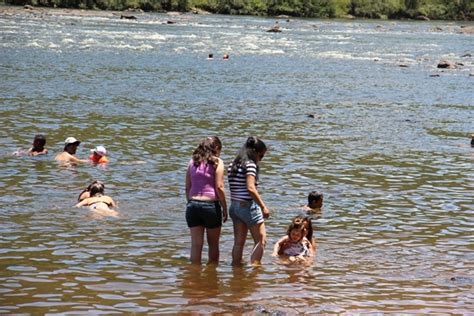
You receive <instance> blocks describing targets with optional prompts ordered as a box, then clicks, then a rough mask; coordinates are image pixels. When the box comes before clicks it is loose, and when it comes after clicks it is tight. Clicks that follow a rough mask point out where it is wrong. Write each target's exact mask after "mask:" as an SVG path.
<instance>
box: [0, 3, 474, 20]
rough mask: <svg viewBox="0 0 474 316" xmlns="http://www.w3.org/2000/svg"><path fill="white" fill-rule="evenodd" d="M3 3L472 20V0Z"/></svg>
mask: <svg viewBox="0 0 474 316" xmlns="http://www.w3.org/2000/svg"><path fill="white" fill-rule="evenodd" d="M5 3H6V4H12V5H26V4H29V5H34V6H45V7H60V8H80V9H92V10H119V11H121V10H126V9H141V10H143V11H148V12H150V11H158V12H163V11H181V12H187V11H190V10H193V9H200V10H205V11H208V12H211V13H219V14H234V15H260V16H278V15H287V16H291V17H317V18H338V17H349V16H354V17H361V18H375V19H404V18H407V19H416V18H424V19H426V18H429V19H443V20H473V18H474V12H473V11H474V1H473V0H5Z"/></svg>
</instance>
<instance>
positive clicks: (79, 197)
mask: <svg viewBox="0 0 474 316" xmlns="http://www.w3.org/2000/svg"><path fill="white" fill-rule="evenodd" d="M97 183H101V184H102V186H103V187H104V189H105V186H104V184H103V183H102V182H100V181H97V180H94V181H92V182H91V184H89V185H88V186H87V188H85V189H84V190H82V192H81V193H79V196H78V197H77V200H78V201H79V202H80V201H81V196H82V194H84V192H91V188H92V186H93V185H94V184H97Z"/></svg>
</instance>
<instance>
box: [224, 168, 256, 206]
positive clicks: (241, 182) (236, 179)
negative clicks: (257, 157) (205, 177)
mask: <svg viewBox="0 0 474 316" xmlns="http://www.w3.org/2000/svg"><path fill="white" fill-rule="evenodd" d="M231 170H232V163H231V164H230V165H229V168H227V179H228V181H229V188H230V198H231V199H232V200H237V201H248V200H252V197H251V196H250V194H249V191H248V190H247V176H248V175H252V176H254V177H255V186H257V182H258V181H257V180H258V175H257V165H256V164H255V162H253V161H252V160H249V161H247V163H246V164H245V166H244V167H242V166H239V168H238V170H237V173H236V174H232V173H231Z"/></svg>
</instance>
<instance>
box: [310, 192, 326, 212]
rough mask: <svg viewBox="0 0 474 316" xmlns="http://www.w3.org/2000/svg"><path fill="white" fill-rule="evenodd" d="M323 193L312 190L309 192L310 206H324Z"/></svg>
mask: <svg viewBox="0 0 474 316" xmlns="http://www.w3.org/2000/svg"><path fill="white" fill-rule="evenodd" d="M323 198H324V196H323V193H321V192H318V191H312V192H310V193H309V194H308V207H310V208H321V207H322V206H323Z"/></svg>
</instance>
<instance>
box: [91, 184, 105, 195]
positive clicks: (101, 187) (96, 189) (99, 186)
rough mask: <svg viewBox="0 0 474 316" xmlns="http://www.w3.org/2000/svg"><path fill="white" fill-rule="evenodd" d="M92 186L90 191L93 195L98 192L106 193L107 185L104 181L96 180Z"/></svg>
mask: <svg viewBox="0 0 474 316" xmlns="http://www.w3.org/2000/svg"><path fill="white" fill-rule="evenodd" d="M90 187H91V189H90V191H89V192H90V196H91V197H93V196H95V195H97V194H104V189H105V185H104V184H103V183H102V182H100V181H96V183H94V184H91V185H90Z"/></svg>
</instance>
